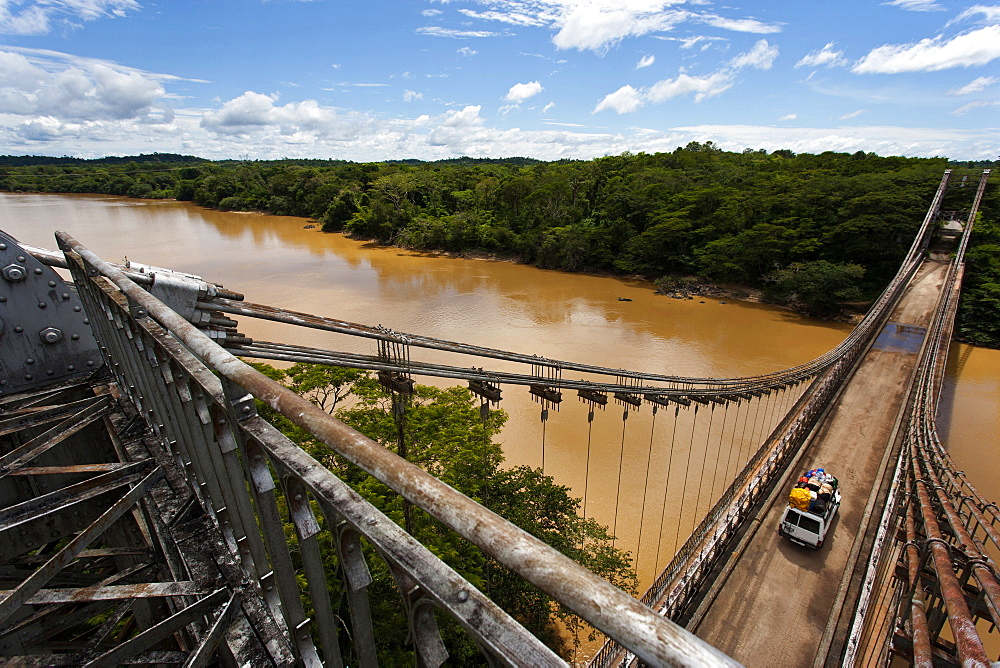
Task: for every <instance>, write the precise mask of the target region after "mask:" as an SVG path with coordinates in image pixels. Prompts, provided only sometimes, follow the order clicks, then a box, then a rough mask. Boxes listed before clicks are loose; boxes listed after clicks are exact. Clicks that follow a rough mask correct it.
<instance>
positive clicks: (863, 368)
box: [691, 261, 947, 667]
mask: <svg viewBox="0 0 1000 668" xmlns="http://www.w3.org/2000/svg"><path fill="white" fill-rule="evenodd" d="M946 269H947V265H945V264H938V263H934V262H930V261H928V262H925V263H924V265H923V266H922V267H921V269H920V271H919V273H918V275H917V277H916V278H915V279H914V282H913V284H912V285H911V287H910V288H909V289H908V290H907V292H906V293H905V294H904V296H903V299H902V301H901V302H900V304H899V305H898V306H897V308H896V310H895V311H894V312H893V314H892V315H891V316H890V322H889V324H888V325H886V327H885V329H884V330H883V332H882V334H881V335H880V336H879V338H878V340H877V341H876V343H875V344H874V346H873V347H872V349H871V350H870V352H869V353H868V355H867V356H866V357H865V359H864V360H863V361H862V363H861V365H860V367H859V368H858V371H857V373H856V374H855V376H854V377H853V378H852V379H851V381H850V384H849V385H848V386H847V387H846V388H845V389H844V391H843V392H842V393H841V395H840V397H839V398H838V400H837V401H836V403H835V404H834V406H833V407H832V409H831V411H830V412H829V414H828V416H827V418H826V420H825V421H824V422H823V424H822V425H821V426H820V427H819V431H818V433H817V435H816V437H814V438H813V440H812V442H811V443H810V444H809V446H808V448H807V449H806V451H805V453H804V455H803V456H802V457H801V458H800V460H799V461H798V462H797V463H796V464H795V465H794V468H793V469H791V471H790V473H789V474H788V476H787V479H786V480H784V481H782V482H781V483H779V487H778V489H777V491H776V492H775V494H774V497H773V502H772V503H770V504H769V506H768V507H766V508H765V509H764V510H763V511H762V512H761V514H760V515H759V516H758V517H759V518H760V522H759V524H758V525H757V526H756V527H755V529H754V530H753V531H754V533H753V535H752V538H750V540H749V542H748V543H747V545H746V549H745V550H744V551H743V553H742V557H741V558H740V559H739V560H738V561H737V562H736V563H735V565H733V566H732V567H731V569H730V570H728V571H725V572H724V573H723V578H725V580H724V583H723V585H722V586H721V587H720V588H719V590H718V595H717V596H716V597H715V599H714V600H712V604H711V607H710V608H709V610H708V612H707V613H706V614H705V615H704V616H703V617H701V618H700V619H696V620H695V621H694V622H692V627H691V630H692V631H694V632H695V633H696V634H697V635H698V636H699V637H701V638H702V639H704V640H706V641H708V642H709V643H711V644H712V645H714V646H716V647H717V648H719V649H720V650H722V651H723V652H725V653H726V654H728V655H729V656H731V657H733V658H734V659H736V660H737V661H740V662H742V663H744V664H745V665H747V666H762V667H763V666H768V667H770V666H812V665H813V662H814V660H815V659H816V655H817V649H818V648H819V647H820V645H821V641H822V638H823V635H824V632H825V631H826V628H827V624H828V622H829V621H830V619H831V616H832V615H834V616H835V615H836V614H838V613H839V611H838V610H835V609H834V607H835V606H834V601H835V600H836V598H837V594H838V591H841V588H842V585H843V587H844V588H847V587H850V586H851V585H850V578H851V575H852V571H851V569H850V568H849V566H850V564H851V552H852V548H853V547H854V545H855V542H856V541H858V540H860V539H861V536H860V535H859V532H863V531H864V530H865V528H866V527H867V526H868V525H867V523H866V522H864V516H865V509H866V506H867V504H868V502H869V497H870V496H871V495H872V492H873V489H874V487H875V484H876V478H877V477H878V474H879V470H880V468H881V465H882V461H883V458H884V455H885V451H886V448H887V445H888V441H889V439H890V436H891V432H892V429H893V424H894V422H895V420H896V417H897V414H898V413H899V411H900V409H901V408H902V405H903V401H904V399H905V396H904V395H905V394H906V391H907V387H908V384H909V378H910V374H911V372H912V370H913V368H914V366H915V364H916V361H917V352H918V351H919V348H920V344H921V342H922V339H923V331H924V329H925V328H926V327H927V326H928V325H929V324H930V318H931V316H932V313H933V311H934V306H935V303H936V300H937V298H938V294H939V293H940V288H941V284H942V282H943V279H944V275H945V271H946ZM814 467H824V468H826V470H827V471H828V472H831V473H833V475H835V476H837V478H838V479H839V480H840V489H841V491H842V493H843V503H842V506H841V509H840V513H839V515H838V517H837V519H835V520H834V523H833V525H832V527H831V529H830V533H829V534H828V535H827V538H826V542H825V544H824V545H823V547H822V548H821V549H819V550H812V549H808V548H804V547H799V546H798V545H795V544H793V543H792V542H790V541H789V540H787V539H785V538H782V537H781V536H779V535H778V534H777V527H778V522H779V519H780V517H781V513H782V512H783V510H784V507H785V505H786V502H787V490H788V489H790V488H791V486H792V480H793V479H794V478H797V477H798V476H799V475H800V474H801V473H800V472H801V471H802V470H805V469H809V468H814ZM834 619H835V617H834ZM824 654H825V653H824Z"/></svg>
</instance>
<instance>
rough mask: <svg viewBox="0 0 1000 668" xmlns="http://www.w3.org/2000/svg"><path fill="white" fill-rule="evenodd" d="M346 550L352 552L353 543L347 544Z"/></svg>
mask: <svg viewBox="0 0 1000 668" xmlns="http://www.w3.org/2000/svg"><path fill="white" fill-rule="evenodd" d="M347 551H348V552H354V543H351V544H350V545H348V546H347Z"/></svg>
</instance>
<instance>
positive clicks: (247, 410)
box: [243, 406, 250, 414]
mask: <svg viewBox="0 0 1000 668" xmlns="http://www.w3.org/2000/svg"><path fill="white" fill-rule="evenodd" d="M249 412H250V407H249V406H244V407H243V413H244V414H247V413H249Z"/></svg>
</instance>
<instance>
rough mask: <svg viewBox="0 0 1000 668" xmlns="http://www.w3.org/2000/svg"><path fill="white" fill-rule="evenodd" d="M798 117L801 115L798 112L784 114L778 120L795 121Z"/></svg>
mask: <svg viewBox="0 0 1000 668" xmlns="http://www.w3.org/2000/svg"><path fill="white" fill-rule="evenodd" d="M798 117H799V115H798V114H785V115H784V116H782V117H781V118H779V119H778V120H779V121H794V120H795V119H797V118H798Z"/></svg>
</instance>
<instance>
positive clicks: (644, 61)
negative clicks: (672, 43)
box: [635, 53, 656, 70]
mask: <svg viewBox="0 0 1000 668" xmlns="http://www.w3.org/2000/svg"><path fill="white" fill-rule="evenodd" d="M655 62H656V56H654V55H653V54H651V53H648V54H646V55H645V56H643V57H642V58H640V59H639V62H638V63H636V64H635V69H637V70H641V69H642V68H644V67H649V66H650V65H652V64H653V63H655Z"/></svg>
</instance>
